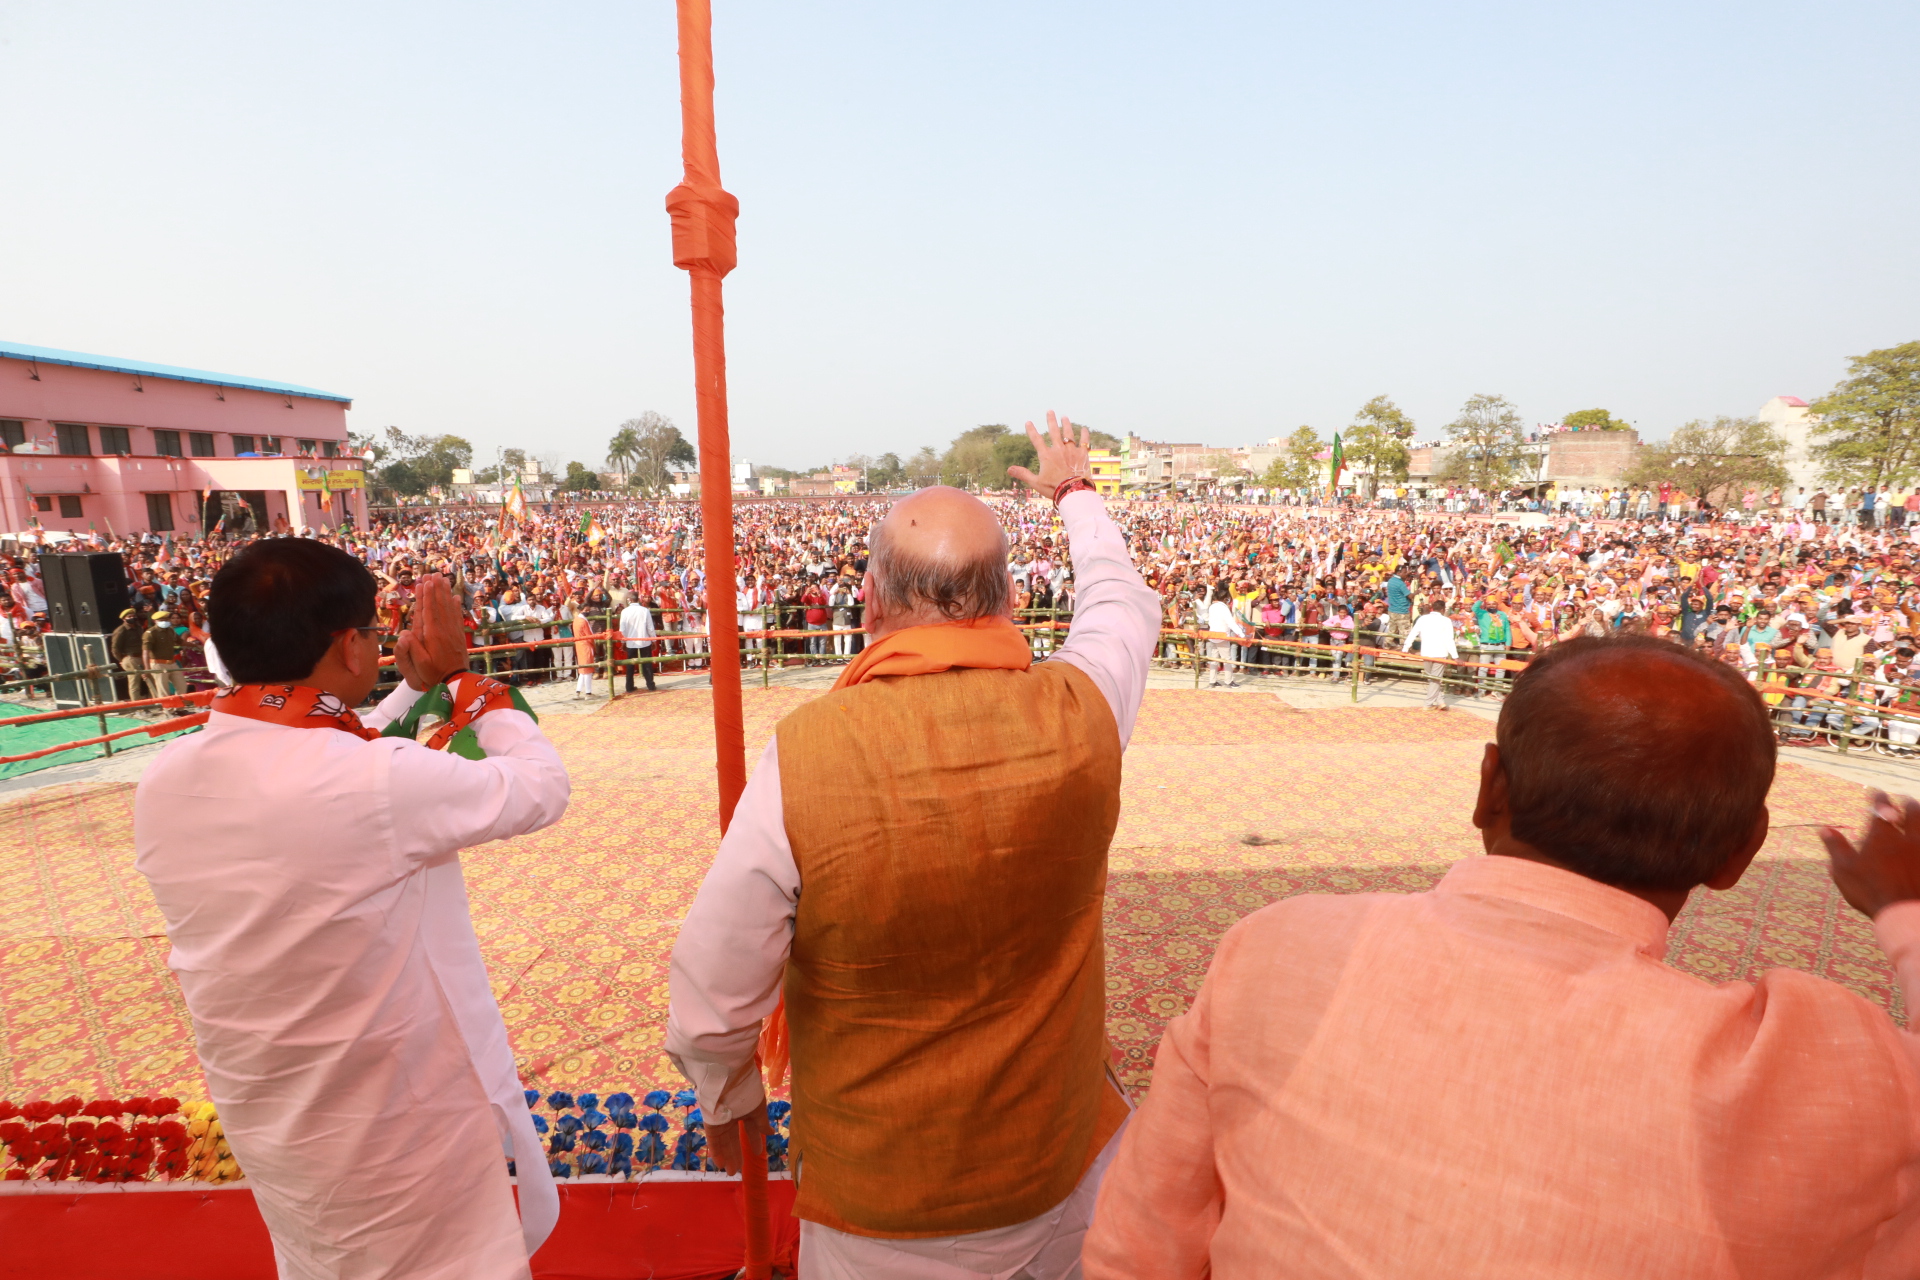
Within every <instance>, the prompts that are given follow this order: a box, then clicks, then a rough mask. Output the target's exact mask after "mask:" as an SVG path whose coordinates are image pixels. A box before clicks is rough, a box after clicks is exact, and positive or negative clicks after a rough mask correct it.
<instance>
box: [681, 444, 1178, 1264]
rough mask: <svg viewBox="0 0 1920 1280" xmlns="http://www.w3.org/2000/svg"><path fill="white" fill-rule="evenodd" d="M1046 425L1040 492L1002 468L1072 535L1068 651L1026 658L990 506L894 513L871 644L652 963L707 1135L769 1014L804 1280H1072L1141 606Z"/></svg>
mask: <svg viewBox="0 0 1920 1280" xmlns="http://www.w3.org/2000/svg"><path fill="white" fill-rule="evenodd" d="M1048 428H1049V430H1048V433H1047V435H1046V436H1044V437H1043V436H1042V435H1041V434H1040V433H1039V432H1037V431H1035V430H1034V427H1033V424H1031V423H1029V424H1027V434H1028V436H1029V438H1030V439H1032V441H1033V443H1034V446H1035V449H1036V451H1037V452H1038V455H1039V464H1040V472H1039V474H1038V475H1034V474H1033V473H1032V472H1029V471H1027V470H1026V469H1025V468H1021V467H1013V468H1009V472H1010V473H1011V474H1012V475H1014V476H1015V477H1016V478H1017V479H1019V480H1021V481H1022V482H1023V483H1025V484H1027V485H1028V486H1029V487H1030V488H1032V489H1034V490H1035V491H1036V492H1038V493H1040V494H1042V495H1043V496H1045V497H1047V498H1050V499H1052V500H1053V502H1054V504H1055V506H1056V507H1057V508H1058V509H1059V512H1060V516H1061V519H1062V520H1063V521H1064V522H1065V524H1066V529H1067V536H1068V539H1069V542H1070V546H1071V550H1072V557H1073V567H1074V573H1075V577H1076V581H1077V584H1078V587H1077V597H1078V607H1077V609H1076V611H1075V615H1074V620H1073V626H1072V630H1071V631H1070V632H1069V634H1068V636H1067V640H1066V643H1065V644H1064V645H1062V646H1061V648H1060V649H1059V650H1058V651H1057V652H1056V653H1054V654H1053V656H1052V657H1051V659H1049V660H1048V661H1045V662H1040V663H1035V662H1034V659H1033V653H1032V650H1031V648H1030V647H1029V646H1028V644H1027V643H1026V641H1025V640H1024V638H1023V637H1022V635H1021V633H1020V632H1019V631H1018V630H1017V629H1016V628H1015V627H1014V625H1013V622H1012V617H1011V606H1010V600H1011V598H1012V581H1011V577H1010V575H1009V573H1008V571H1007V540H1006V535H1005V534H1004V533H1003V532H1002V530H1001V527H1000V523H999V521H998V520H997V519H996V518H995V516H994V514H993V512H992V511H990V510H989V509H988V508H987V507H986V505H985V504H983V503H981V502H980V501H979V500H978V499H976V498H973V497H970V496H968V495H967V494H964V493H962V492H960V491H959V490H956V489H947V488H931V489H923V490H921V491H920V492H918V493H916V494H914V495H913V496H912V497H910V498H907V499H904V500H903V501H901V502H899V503H898V504H896V505H895V506H894V507H893V509H892V511H891V512H889V513H888V515H887V517H886V518H885V519H884V520H883V521H881V523H880V524H879V525H878V526H877V527H876V529H875V531H874V538H873V541H872V558H871V561H870V565H869V568H868V571H867V576H866V590H865V600H866V604H867V624H866V629H867V631H868V633H869V634H870V635H871V637H872V641H871V643H869V645H868V646H867V648H866V649H865V650H864V651H863V652H862V653H860V654H859V655H858V656H857V657H856V658H855V659H854V661H853V663H852V664H851V665H850V666H848V667H847V668H846V670H845V671H844V672H843V673H842V675H841V677H840V680H839V682H838V683H837V684H836V685H835V686H834V691H833V692H832V693H829V694H827V695H826V696H825V697H822V698H818V699H816V700H814V701H812V702H810V703H807V704H806V705H805V706H803V707H801V708H800V709H798V710H797V711H795V712H793V713H792V714H791V715H789V716H788V717H787V718H786V719H785V720H783V721H781V722H780V724H779V726H778V728H777V730H776V732H775V735H774V740H773V741H772V742H771V743H769V744H768V746H767V749H766V752H765V754H764V755H762V757H761V759H760V763H759V765H758V767H757V768H756V769H755V771H754V774H753V778H752V780H751V781H750V782H749V783H748V785H747V789H746V792H745V794H744V795H743V796H742V797H741V801H740V806H739V808H738V810H737V811H736V812H735V814H734V819H733V823H732V825H731V827H730V828H729V829H728V831H727V835H726V838H725V839H724V840H722V841H721V844H720V850H719V854H718V856H717V857H716V859H715V861H714V865H713V869H712V870H711V871H710V872H709V873H708V875H707V879H706V881H705V883H704V884H703V885H702V886H701V889H700V893H699V896H698V898H697V899H696V900H695V902H694V904H693V907H692V909H691V910H690V911H689V912H688V914H687V919H686V922H685V923H684V925H683V926H682V928H681V932H680V938H679V941H678V943H677V944H676V945H675V947H674V953H673V972H672V979H671V998H672V1000H671V1008H670V1009H669V1012H668V1021H667V1050H668V1052H669V1053H670V1054H671V1055H672V1056H673V1058H674V1061H675V1062H676V1063H677V1064H679V1066H680V1067H681V1069H682V1070H683V1071H685V1072H686V1074H687V1076H688V1078H689V1079H690V1080H692V1081H693V1084H694V1087H695V1089H696V1091H697V1092H698V1093H699V1097H700V1103H701V1106H702V1108H703V1110H704V1111H705V1113H706V1116H707V1119H708V1121H709V1123H710V1125H711V1126H712V1127H713V1129H714V1130H715V1132H716V1138H718V1137H719V1135H720V1134H721V1133H723V1132H724V1133H731V1132H733V1131H732V1130H731V1129H724V1130H723V1129H722V1128H721V1126H725V1125H726V1124H727V1122H729V1121H731V1120H733V1119H735V1118H737V1117H742V1116H747V1115H751V1114H754V1113H755V1112H756V1111H757V1110H758V1109H760V1108H761V1107H763V1106H764V1103H765V1094H764V1092H763V1089H762V1083H761V1077H760V1070H759V1067H758V1064H757V1062H756V1059H755V1056H754V1051H755V1045H756V1041H757V1039H758V1037H759V1035H760V1031H761V1024H762V1020H763V1019H765V1018H767V1017H769V1016H770V1015H774V1014H775V1010H776V1006H777V1005H778V1004H779V1003H780V1001H781V999H782V996H783V994H784V1017H785V1018H786V1020H787V1023H788V1026H789V1027H790V1034H791V1045H792V1067H793V1148H794V1152H795V1155H796V1156H797V1168H798V1174H797V1178H798V1184H799V1187H798V1194H797V1198H796V1201H795V1206H794V1212H795V1213H796V1214H797V1215H798V1216H799V1217H800V1218H801V1220H802V1221H801V1235H800V1239H801V1253H800V1257H801V1263H800V1267H801V1275H802V1276H803V1277H806V1278H807V1280H816V1278H821V1280H826V1278H832V1280H839V1278H841V1277H847V1278H851V1277H856V1276H858V1277H864V1278H871V1277H876V1276H889V1277H891V1276H902V1277H916V1278H918V1277H931V1278H938V1280H973V1278H975V1277H985V1276H996V1277H1012V1276H1021V1277H1032V1280H1047V1278H1048V1277H1055V1276H1059V1277H1066V1276H1073V1275H1078V1273H1079V1259H1080V1245H1081V1241H1082V1238H1083V1236H1084V1235H1085V1232H1086V1228H1087V1224H1088V1222H1089V1221H1090V1219H1091V1214H1092V1208H1093V1202H1094V1199H1095V1196H1096V1195H1097V1193H1098V1189H1099V1179H1100V1176H1101V1174H1102V1173H1103V1172H1104V1171H1105V1168H1106V1162H1107V1160H1108V1159H1109V1158H1110V1156H1111V1154H1112V1151H1113V1148H1114V1143H1115V1140H1116V1135H1117V1134H1118V1133H1119V1132H1120V1130H1121V1128H1122V1126H1123V1124H1124V1123H1125V1120H1126V1117H1127V1113H1128V1105H1127V1102H1126V1100H1125V1098H1124V1096H1123V1095H1122V1094H1121V1092H1120V1091H1119V1089H1118V1087H1117V1086H1116V1085H1115V1083H1114V1082H1113V1080H1112V1077H1111V1075H1110V1073H1109V1072H1108V1069H1107V1043H1106V1032H1105V1016H1104V1014H1105V989H1106V982H1105V961H1104V954H1103V951H1102V943H1101V932H1100V927H1101V906H1102V899H1103V896H1104V893H1105V889H1106V878H1107V845H1108V842H1109V841H1110V840H1111V839H1112V837H1113V830H1114V824H1115V822H1116V821H1117V820H1118V818H1119V813H1120V757H1121V752H1122V751H1123V750H1124V748H1125V746H1126V742H1127V739H1128V737H1129V736H1130V735H1131V733H1132V731H1133V722H1134V718H1135V716H1136V715H1137V714H1138V712H1139V708H1140V699H1141V696H1142V693H1143V691H1144V690H1145V687H1146V679H1147V664H1148V659H1149V657H1150V656H1151V654H1152V650H1153V645H1154V642H1155V640H1156V638H1157V637H1158V634H1159V626H1160V605H1159V599H1158V597H1156V596H1155V594H1154V593H1153V591H1152V590H1151V589H1149V588H1148V587H1147V586H1146V584H1145V583H1144V582H1142V581H1141V579H1140V575H1139V573H1138V572H1137V571H1136V570H1135V569H1134V567H1133V562H1132V559H1131V557H1130V556H1129V555H1128V552H1127V546H1126V542H1125V539H1124V538H1123V537H1122V535H1121V533H1120V531H1119V529H1118V528H1117V527H1116V526H1115V525H1114V523H1113V521H1112V520H1111V519H1110V518H1109V517H1108V515H1107V512H1106V506H1105V503H1104V502H1103V501H1102V500H1101V498H1100V496H1099V494H1098V493H1097V492H1095V491H1094V489H1093V485H1092V483H1091V482H1090V481H1089V480H1088V478H1087V477H1088V470H1089V469H1088V463H1087V441H1086V433H1085V431H1084V430H1083V431H1082V432H1081V433H1080V439H1079V440H1078V441H1075V440H1074V439H1073V437H1072V429H1071V425H1070V424H1068V423H1065V422H1064V421H1063V422H1061V423H1059V424H1057V425H1056V424H1055V423H1054V421H1053V415H1051V414H1049V415H1048ZM803 887H804V893H803V892H802V890H803ZM723 1145H724V1144H722V1143H721V1142H718V1141H716V1144H715V1151H716V1155H717V1156H719V1157H721V1158H722V1159H723V1162H725V1163H729V1164H731V1163H733V1162H735V1161H736V1160H737V1156H735V1155H734V1154H733V1153H731V1152H727V1151H724V1150H722V1147H723Z"/></svg>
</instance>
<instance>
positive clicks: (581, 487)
mask: <svg viewBox="0 0 1920 1280" xmlns="http://www.w3.org/2000/svg"><path fill="white" fill-rule="evenodd" d="M599 487H600V477H599V475H598V474H596V473H594V472H592V471H589V470H587V466H586V464H585V463H582V462H569V463H568V464H567V478H566V479H565V480H562V481H561V482H560V488H561V490H562V491H563V492H566V493H585V492H587V491H588V490H590V489H598V488H599Z"/></svg>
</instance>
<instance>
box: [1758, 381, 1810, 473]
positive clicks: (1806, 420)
mask: <svg viewBox="0 0 1920 1280" xmlns="http://www.w3.org/2000/svg"><path fill="white" fill-rule="evenodd" d="M1753 416H1754V417H1756V418H1758V419H1760V421H1762V422H1764V423H1766V424H1767V425H1768V426H1770V427H1772V428H1774V429H1775V430H1776V431H1778V432H1779V433H1780V434H1781V435H1783V436H1785V437H1786V438H1787V487H1788V491H1789V492H1791V491H1792V490H1794V489H1805V490H1806V491H1807V492H1808V493H1812V492H1814V491H1815V490H1817V489H1818V488H1819V487H1820V464H1819V463H1817V462H1815V461H1814V459H1813V424H1814V423H1816V422H1818V421H1819V418H1818V417H1816V416H1814V415H1813V414H1811V413H1809V412H1808V410H1807V402H1806V401H1805V400H1802V399H1801V398H1800V397H1799V396H1775V397H1774V398H1773V399H1771V400H1769V401H1767V402H1766V403H1765V404H1763V405H1761V406H1760V412H1758V413H1756V414H1754V415H1753Z"/></svg>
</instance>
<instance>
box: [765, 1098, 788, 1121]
mask: <svg viewBox="0 0 1920 1280" xmlns="http://www.w3.org/2000/svg"><path fill="white" fill-rule="evenodd" d="M792 1113H793V1104H792V1103H791V1102H787V1101H785V1100H784V1099H782V1100H780V1101H776V1102H769V1103H768V1104H767V1119H768V1120H769V1121H771V1122H772V1123H774V1124H779V1123H780V1122H781V1121H782V1120H785V1119H786V1118H787V1117H788V1116H789V1115H791V1114H792Z"/></svg>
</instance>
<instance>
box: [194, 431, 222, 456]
mask: <svg viewBox="0 0 1920 1280" xmlns="http://www.w3.org/2000/svg"><path fill="white" fill-rule="evenodd" d="M187 447H188V448H189V449H191V450H192V451H193V456H194V457H196V458H211V457H214V456H215V455H214V452H213V432H211V431H189V432H188V433H187Z"/></svg>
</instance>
